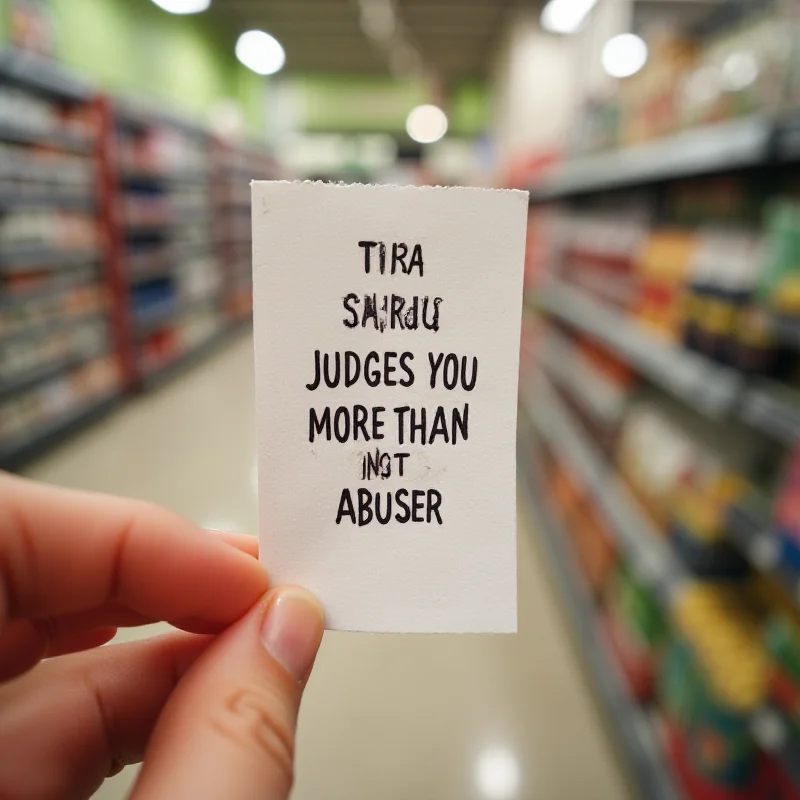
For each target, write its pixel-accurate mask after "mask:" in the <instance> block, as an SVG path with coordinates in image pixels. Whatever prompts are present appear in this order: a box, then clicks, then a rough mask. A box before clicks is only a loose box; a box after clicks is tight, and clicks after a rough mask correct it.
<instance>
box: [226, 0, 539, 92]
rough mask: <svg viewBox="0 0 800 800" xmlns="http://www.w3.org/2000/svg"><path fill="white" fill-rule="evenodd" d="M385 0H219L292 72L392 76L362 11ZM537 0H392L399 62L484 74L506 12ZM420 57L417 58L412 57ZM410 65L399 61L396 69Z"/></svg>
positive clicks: (229, 19)
mask: <svg viewBox="0 0 800 800" xmlns="http://www.w3.org/2000/svg"><path fill="white" fill-rule="evenodd" d="M370 2H375V3H376V4H377V5H382V4H383V3H382V0H362V2H359V0H215V3H214V7H215V8H217V10H218V12H219V13H221V14H222V16H223V18H224V19H225V22H226V23H227V24H228V26H229V27H230V28H231V29H232V31H233V32H234V33H236V34H238V33H240V32H241V31H243V30H247V29H249V28H261V29H263V30H266V31H268V32H269V33H271V34H272V35H273V36H275V37H276V38H277V39H278V40H279V41H280V42H281V44H282V45H283V46H284V49H285V50H286V67H287V70H291V71H293V72H326V73H337V72H338V73H349V74H370V75H376V74H377V75H388V74H390V73H391V71H392V70H391V67H390V60H391V56H390V48H389V45H388V43H387V44H386V45H383V44H381V42H380V41H376V40H371V39H370V38H369V37H368V36H367V35H366V34H365V33H364V31H363V29H362V24H361V7H362V6H364V5H369V4H370ZM538 4H539V3H538V1H537V0H395V1H394V3H393V4H392V5H393V6H394V9H395V17H396V21H397V23H399V26H398V27H399V30H401V31H402V33H401V37H402V40H403V45H402V47H403V51H402V52H401V53H399V59H398V60H400V61H402V60H403V56H406V60H407V61H408V60H410V61H411V62H412V66H413V65H414V63H415V62H416V63H417V64H419V63H420V62H421V64H424V66H425V69H426V71H430V72H432V73H433V74H436V75H438V76H439V77H440V78H441V79H442V80H444V81H453V80H458V79H461V78H469V77H478V76H483V75H485V73H486V68H487V65H488V64H489V63H490V62H491V59H492V56H493V54H494V52H495V50H496V47H497V41H498V38H499V37H500V35H501V33H502V31H503V28H504V23H505V20H506V15H507V14H508V12H509V11H510V10H511V9H512V8H513V7H515V6H527V7H529V8H530V7H531V6H534V7H535V6H537V5H538ZM415 52H416V53H418V57H417V56H415V55H414V53H415ZM404 66H408V65H407V64H405V65H404V64H402V63H400V64H397V63H396V64H395V69H396V70H397V71H398V72H402V71H403V67H404Z"/></svg>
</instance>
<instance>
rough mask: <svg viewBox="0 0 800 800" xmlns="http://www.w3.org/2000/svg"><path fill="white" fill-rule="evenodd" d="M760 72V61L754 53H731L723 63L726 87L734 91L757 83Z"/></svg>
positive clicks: (723, 77)
mask: <svg viewBox="0 0 800 800" xmlns="http://www.w3.org/2000/svg"><path fill="white" fill-rule="evenodd" d="M758 73H759V69H758V61H757V60H756V57H755V56H754V55H753V54H752V53H747V52H737V53H731V54H730V55H729V56H728V57H727V58H726V59H725V61H724V62H723V64H722V79H723V82H724V84H725V88H726V89H728V90H730V91H732V92H738V91H741V90H742V89H746V88H747V87H748V86H750V85H752V84H753V83H755V80H756V78H757V77H758Z"/></svg>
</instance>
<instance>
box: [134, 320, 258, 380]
mask: <svg viewBox="0 0 800 800" xmlns="http://www.w3.org/2000/svg"><path fill="white" fill-rule="evenodd" d="M241 330H242V327H241V326H238V325H233V326H230V327H226V328H223V329H222V330H220V331H218V332H217V333H215V334H213V335H212V336H209V338H208V339H206V341H204V342H202V343H200V344H199V345H197V346H195V347H193V348H192V349H190V350H189V351H187V352H186V353H183V354H181V355H179V356H177V357H176V358H175V359H174V360H173V361H171V362H170V363H169V364H165V365H163V366H161V367H159V368H157V369H155V370H152V371H151V372H149V373H147V374H146V375H145V376H144V378H143V380H142V388H144V389H147V390H153V389H157V388H159V387H161V386H163V385H164V384H165V383H168V382H169V381H171V380H172V379H173V378H177V377H178V376H179V375H181V374H182V373H183V372H184V371H185V370H187V369H190V368H191V367H193V366H194V365H196V364H198V363H199V362H200V361H203V360H204V359H206V358H208V356H210V355H211V354H212V353H213V352H214V351H215V350H217V348H219V347H222V346H223V345H224V344H225V343H226V342H227V341H228V340H229V339H230V338H231V337H232V336H234V335H235V334H237V333H238V332H239V331H241Z"/></svg>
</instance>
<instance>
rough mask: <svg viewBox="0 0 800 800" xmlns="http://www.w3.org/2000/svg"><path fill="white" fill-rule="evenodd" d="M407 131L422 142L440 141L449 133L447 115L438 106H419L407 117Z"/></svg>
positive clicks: (414, 138) (415, 139) (416, 140)
mask: <svg viewBox="0 0 800 800" xmlns="http://www.w3.org/2000/svg"><path fill="white" fill-rule="evenodd" d="M406 131H408V135H409V136H410V137H411V138H412V139H413V140H414V141H415V142H419V143H420V144H431V143H432V142H438V141H439V139H441V138H442V136H444V135H445V134H446V133H447V115H446V114H445V113H444V111H442V109H441V108H439V107H438V106H430V105H425V106H417V107H416V108H415V109H413V110H412V111H411V113H410V114H409V115H408V119H406Z"/></svg>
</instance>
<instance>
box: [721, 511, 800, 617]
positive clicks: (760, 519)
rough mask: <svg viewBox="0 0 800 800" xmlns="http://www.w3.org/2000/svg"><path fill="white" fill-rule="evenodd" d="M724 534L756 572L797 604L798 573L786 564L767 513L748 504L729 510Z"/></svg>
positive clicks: (798, 597)
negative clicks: (771, 579) (777, 585)
mask: <svg viewBox="0 0 800 800" xmlns="http://www.w3.org/2000/svg"><path fill="white" fill-rule="evenodd" d="M725 535H726V536H727V537H728V539H729V540H730V541H731V542H732V543H733V544H734V545H735V547H736V548H737V550H739V552H740V553H741V554H742V555H743V556H745V558H746V559H747V560H748V561H749V562H750V564H751V565H752V567H753V568H754V569H755V570H757V571H758V572H761V573H764V574H765V575H769V576H770V577H772V578H773V579H774V580H775V581H777V582H778V583H779V584H780V585H781V586H783V588H784V589H786V591H787V592H788V593H789V594H790V595H791V596H792V597H794V598H797V600H798V602H800V571H799V570H797V569H796V568H795V567H794V566H792V565H791V564H790V563H789V562H787V561H786V559H785V558H784V555H783V548H782V547H781V543H780V541H779V539H778V537H777V536H775V534H774V533H772V531H771V530H770V527H769V524H768V522H767V518H766V514H765V512H764V510H763V509H762V508H761V507H757V506H756V505H755V503H754V502H753V501H752V500H751V501H742V502H740V503H738V504H736V505H734V506H732V507H731V508H729V509H728V511H727V514H726V516H725Z"/></svg>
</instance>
